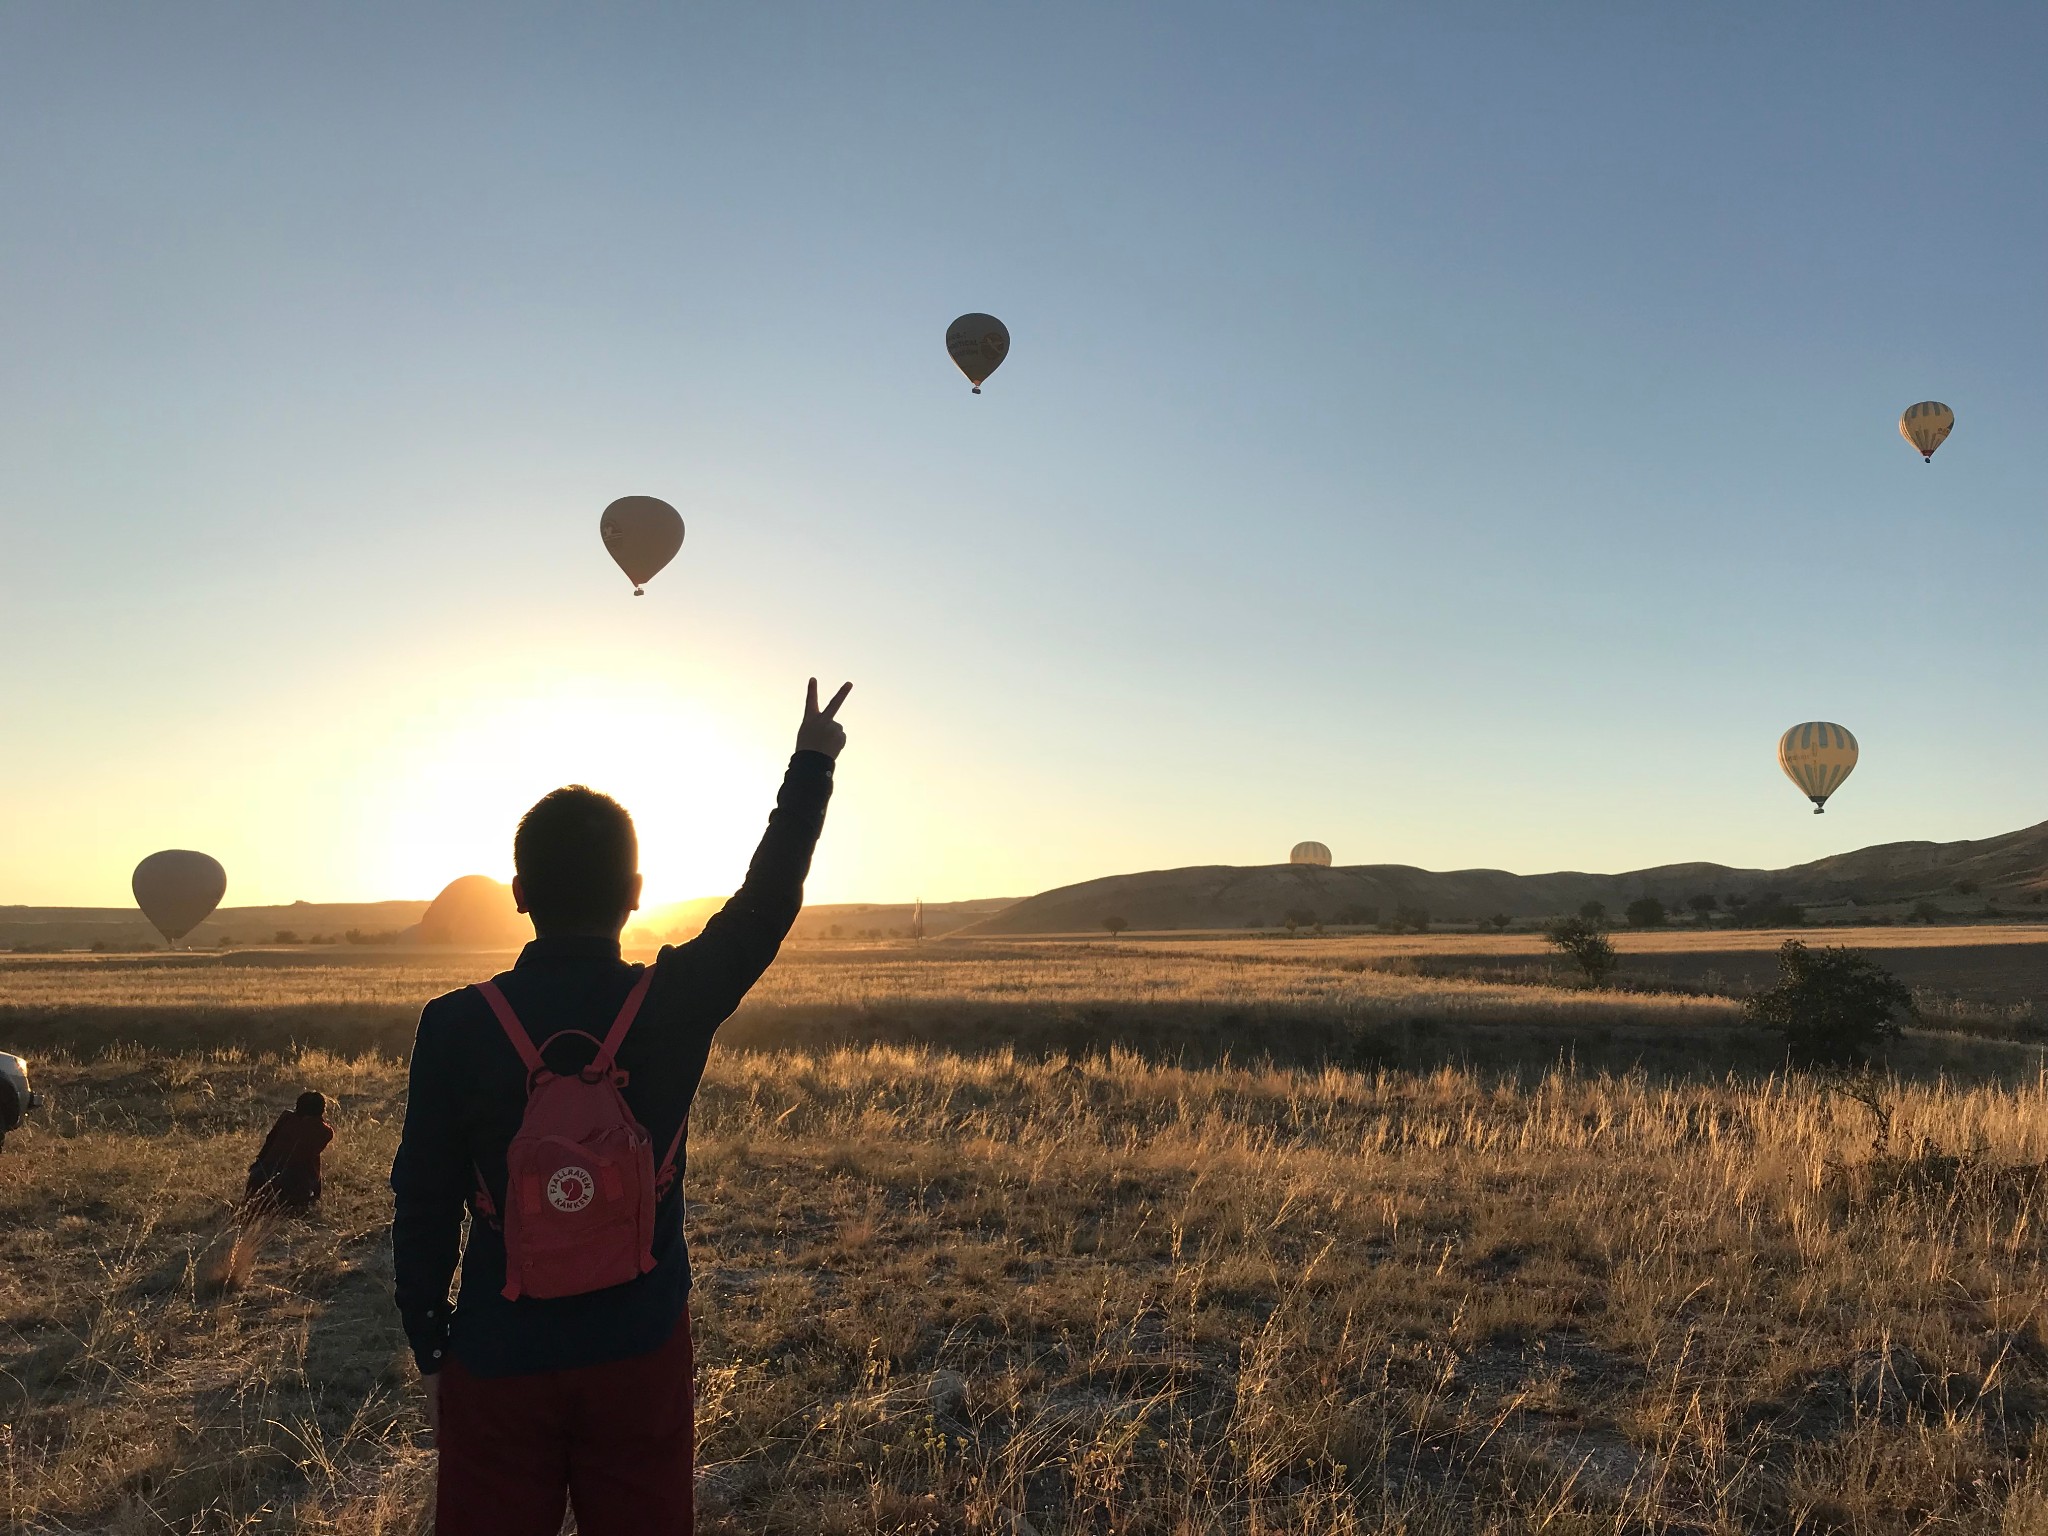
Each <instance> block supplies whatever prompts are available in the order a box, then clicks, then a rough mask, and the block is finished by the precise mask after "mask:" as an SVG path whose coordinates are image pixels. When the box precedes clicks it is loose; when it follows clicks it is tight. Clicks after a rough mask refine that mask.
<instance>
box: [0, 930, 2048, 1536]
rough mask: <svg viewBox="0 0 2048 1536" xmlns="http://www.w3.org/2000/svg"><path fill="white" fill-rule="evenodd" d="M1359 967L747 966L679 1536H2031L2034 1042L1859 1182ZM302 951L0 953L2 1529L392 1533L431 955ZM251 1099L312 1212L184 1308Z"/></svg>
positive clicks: (1656, 1032)
mask: <svg viewBox="0 0 2048 1536" xmlns="http://www.w3.org/2000/svg"><path fill="white" fill-rule="evenodd" d="M1830 937H1832V936H1830ZM1375 942H1377V941H1372V940H1366V941H1358V942H1357V943H1355V944H1354V943H1352V942H1351V941H1329V942H1328V943H1327V944H1322V943H1320V941H1318V942H1308V941H1301V942H1289V941H1281V940H1270V941H1257V942H1239V943H1225V942H1222V941H1218V942H1216V943H1201V944H1189V943H1176V944H1174V945H1171V946H1163V945H1162V946H1152V945H1147V944H1143V943H1137V944H1134V943H1124V944H1120V945H1114V946H1112V945H1106V944H1102V945H1094V946H1076V945H1036V946H1033V945H1022V944H1012V945H1006V946H1001V947H996V946H967V945H961V946H951V947H949V946H943V945H942V946H930V947H927V949H926V950H924V951H922V952H919V951H914V950H910V949H908V948H904V949H886V948H858V947H833V948H827V947H821V948H816V949H799V950H794V951H792V952H791V953H790V954H789V955H788V956H787V957H786V958H785V960H784V961H783V962H781V963H778V965H777V967H776V969H775V970H774V971H773V972H772V973H771V974H770V976H769V978H768V979H767V981H766V982H765V983H764V984H763V987H762V989H761V991H760V992H759V993H758V994H757V996H756V998H755V999H754V1000H752V1001H751V1002H750V1003H749V1006H748V1009H747V1011H746V1013H745V1014H744V1015H743V1016H742V1017H741V1018H740V1019H738V1020H736V1021H735V1024H734V1026H733V1029H732V1034H731V1036H730V1039H729V1040H728V1042H727V1043H726V1044H725V1045H722V1046H721V1048H720V1049H719V1050H718V1051H716V1052H714V1054H713V1058H712V1065H711V1069H710V1073H709V1076H708V1077H707V1079H706V1083H705V1087H704V1093H703V1097H702V1098H701V1099H700V1101H699V1108H698V1110H697V1113H696V1116H695V1118H694V1121H693V1132H692V1143H691V1158H690V1167H689V1175H688V1190H689V1197H690V1200H691V1202H692V1213H691V1231H692V1241H693V1245H694V1252H695V1255H696V1261H697V1265H698V1274H699V1287H698V1292H697V1297H696V1304H695V1312H696V1326H697V1333H698V1343H699V1358H700V1372H701V1374H700V1381H699V1389H700V1394H701V1402H700V1423H701V1430H702V1436H703V1445H702V1458H703V1469H704V1472H703V1483H702V1508H703V1515H704V1520H703V1526H704V1529H706V1530H707V1531H709V1532H714V1533H732V1536H737V1533H741V1532H747V1533H789V1536H796V1533H814V1532H846V1533H852V1532H904V1533H910V1532H933V1533H936V1532H950V1531H992V1532H1003V1533H1008V1536H1015V1533H1017V1532H1021V1531H1024V1530H1026V1529H1027V1528H1028V1529H1033V1530H1036V1531H1038V1532H1040V1533H1043V1536H1053V1533H1056V1532H1057V1533H1078V1532H1090V1533H1095V1532H1101V1533H1109V1532H1119V1533H1124V1532H1128V1533H1151V1532H1157V1533H1161V1536H1196V1533H1204V1536H1207V1533H1224V1532H1232V1533H1237V1532H1244V1533H1253V1532H1269V1533H1282V1532H1304V1533H1324V1532H1329V1533H1336V1532H1367V1531H1390V1532H1392V1531H1400V1532H1408V1533H1413V1536H1433V1533H1450V1532H1465V1531H1500V1532H1511V1531H1512V1532H1524V1531H1526V1532H1536V1531H1547V1532H1559V1533H1579V1532H1595V1531H1598V1532H1623V1531H1628V1532H1639V1531H1644V1532H1646V1531H1772V1532H1777V1531H1816V1532H1819V1531H1858V1532H1862V1531H1869V1532H1901V1533H1903V1532H1919V1531H1937V1530H1938V1531H1969V1532H1985V1533H1992V1532H1998V1533H2011V1536H2020V1533H2043V1536H2048V1464H2043V1463H2040V1462H2037V1461H2036V1460H2035V1454H2034V1453H2035V1451H2036V1448H2037V1444H2039V1445H2041V1446H2042V1447H2044V1448H2048V1439H2044V1438H2043V1437H2048V1319H2044V1318H2043V1316H2042V1307H2041V1303H2042V1299H2043V1294H2044V1293H2043V1289H2042V1287H2043V1278H2044V1276H2043V1260H2044V1257H2048V1238H2044V1231H2048V1229H2044V1225H2043V1223H2044V1221H2048V1191H2044V1185H2043V1169H2044V1165H2048V1081H2044V1079H2043V1076H2042V1068H2041V1062H2040V1060H2039V1048H2038V1047H2036V1046H2034V1045H2032V1044H2030V1043H2027V1042H2026V1041H2025V1040H2024V1039H2020V1040H2014V1041H2004V1040H1989V1039H1973V1038H1968V1037H1967V1036H1963V1035H1957V1034H1954V1033H1948V1034H1941V1035H1921V1036H1916V1038H1915V1039H1914V1040H1912V1041H1911V1042H1909V1047H1910V1049H1909V1050H1908V1051H1907V1052H1906V1053H1905V1055H1904V1057H1903V1058H1902V1061H1903V1064H1904V1066H1905V1069H1906V1076H1905V1077H1903V1078H1902V1079H1900V1080H1898V1081H1895V1082H1894V1083H1892V1084H1891V1085H1890V1086H1889V1087H1888V1088H1887V1089H1886V1090H1885V1097H1884V1099H1883V1100H1882V1102H1883V1103H1884V1105H1885V1106H1886V1107H1887V1108H1888V1109H1889V1111H1890V1113H1891V1117H1892V1123H1891V1126H1890V1133H1889V1138H1888V1140H1887V1141H1886V1143H1885V1144H1884V1146H1883V1147H1882V1148H1879V1147H1878V1146H1876V1145H1874V1141H1875V1135H1874V1133H1875V1130H1876V1120H1875V1117H1874V1116H1873V1114H1872V1112H1871V1111H1870V1109H1868V1108H1867V1107H1866V1106H1865V1105H1863V1104H1861V1103H1858V1102H1855V1101H1853V1100H1851V1099H1848V1098H1844V1097H1842V1096H1841V1095H1839V1094H1836V1093H1832V1092H1830V1091H1828V1090H1827V1089H1826V1088H1825V1087H1823V1086H1821V1085H1819V1084H1816V1083H1814V1082H1813V1081H1811V1080H1808V1079H1804V1078H1790V1079H1788V1078H1785V1077H1783V1076H1781V1075H1773V1074H1772V1073H1770V1071H1769V1070H1768V1062H1767V1061H1766V1062H1764V1063H1763V1065H1762V1066H1757V1065H1754V1063H1755V1062H1756V1061H1758V1060H1759V1059H1760V1057H1759V1053H1760V1052H1761V1050H1762V1046H1761V1043H1760V1042H1757V1041H1755V1040H1745V1039H1744V1038H1743V1036H1744V1032H1743V1030H1742V1029H1741V1026H1740V1023H1739V1018H1738V1010H1737V1006H1736V1004H1735V1002H1734V1001H1733V1000H1731V999H1730V998H1728V997H1725V996H1718V995H1713V994H1712V993H1711V992H1704V991H1688V992H1657V991H1625V990H1624V991H1613V992H1607V993H1597V994H1595V993H1586V992H1583V991H1579V990H1576V989H1574V988H1571V987H1568V986H1565V985H1561V984H1559V980H1558V978H1556V977H1554V976H1553V975H1551V973H1550V971H1549V969H1548V964H1547V962H1545V961H1543V960H1542V959H1541V957H1539V956H1537V955H1535V954H1533V953H1529V954H1527V955H1524V956H1521V957H1519V958H1518V957H1515V956H1512V955H1509V956H1506V957H1503V956H1502V955H1501V954H1500V953H1499V951H1488V952H1474V953H1472V954H1466V955H1463V956H1460V955H1458V954H1457V953H1455V946H1448V947H1446V948H1445V949H1444V950H1441V951H1436V952H1432V951H1430V950H1429V949H1428V948H1427V947H1426V946H1425V947H1423V948H1417V949H1411V950H1404V951H1401V952H1379V951H1373V950H1371V949H1370V946H1371V945H1372V944H1374V943H1375ZM1475 955H1476V958H1475ZM346 958H348V959H349V960H350V961H352V962H353V963H346V964H343V963H338V962H337V963H330V962H334V961H335V957H333V956H327V955H323V956H319V957H311V956H249V957H234V958H233V959H231V960H230V961H221V960H219V959H217V958H215V957H205V958H204V959H195V960H190V961H188V960H183V959H180V958H177V957H161V956H160V957H155V958H154V959H151V960H147V961H132V962H129V961H120V960H100V961H96V962H86V961H79V960H73V959H68V958H62V957H46V958H39V959H37V960H34V961H27V960H22V961H17V962H12V963H9V962H4V961H0V1046H4V1045H10V1044H13V1045H15V1046H16V1048H21V1049H32V1050H34V1051H35V1052H36V1053H37V1056H38V1059H39V1065H40V1068H41V1082H40V1085H39V1086H41V1087H42V1088H43V1089H44V1091H45V1093H46V1094H47V1096H48V1098H49V1099H50V1101H51V1102H50V1107H49V1108H48V1110H47V1111H45V1112H41V1113H39V1115H38V1116H37V1117H36V1119H35V1120H34V1121H33V1122H32V1124H31V1126H30V1127H29V1129H27V1130H26V1131H25V1132H24V1133H23V1134H21V1135H20V1136H19V1137H16V1138H10V1141H9V1144H8V1147H7V1150H6V1152H5V1154H4V1155H0V1423H4V1428H0V1528H4V1529H5V1530H6V1531H8V1532H9V1533H10V1536H11V1533H14V1532H21V1533H23V1536H31V1533H33V1536H44V1533H56V1532H65V1533H73V1532H79V1533H83V1532H114V1533H129V1532H133V1533H143V1532H163V1531H176V1532H193V1533H198V1532H258V1531H262V1532H272V1531H276V1532H286V1531H290V1532H332V1533H350V1536H367V1533H370V1532H412V1531H418V1530H421V1529H422V1528H423V1526H422V1522H421V1513H420V1512H421V1509H422V1507H423V1501H424V1499H425V1497H426V1493H427V1488H428V1483H429V1479H430V1471H431V1457H430V1454H429V1452H428V1451H427V1449H426V1446H425V1438H424V1426H423V1425H422V1423H421V1420H420V1418H419V1414H418V1409H417V1400H416V1395H415V1392H414V1390H413V1387H412V1383H411V1371H410V1366H409V1364H408V1363H407V1361H406V1359H405V1355H404V1351H403V1348H402V1344H401V1340H400V1336H399V1333H398V1329H397V1325H396V1319H395V1317H394V1316H393V1315H392V1313H391V1312H390V1309H389V1303H388V1290H389V1262H388V1257H387V1253H386V1248H385V1241H386V1239H385V1231H384V1222H385V1217H386V1213H387V1199H386V1195H385V1192H384V1186H383V1179H384V1174H385V1171H386V1169H387V1168H388V1165H389V1160H390V1155H391V1151H392V1146H393V1143H394V1140H395V1137H396V1132H397V1125H398V1117H399V1114H400V1111H401V1108H402V1098H403V1089H404V1072H403V1064H402V1054H403V1048H404V1041H405V1035H406V1031H407V1029H408V1028H409V1023H410V1017H411V1015H412V1013H413V1012H414V1011H415V1010H416V1009H417V1006H418V1003H419V1001H420V1000H421V999H422V998H423V997H424V996H426V995H429V994H431V993H432V992H434V991H436V990H439V989H441V988H443V987H445V986H447V985H452V984H455V983H456V982H459V981H461V980H466V979H469V978H470V977H471V976H472V975H473V974H475V972H476V971H477V969H479V968H487V963H485V962H479V961H475V960H472V959H465V958H462V957H454V958H451V959H447V960H442V961H434V962H427V963H421V962H419V961H417V960H415V961H412V962H410V963H408V962H406V961H403V960H401V959H400V958H398V957H396V956H389V955H387V956H371V955H364V956H358V957H346ZM315 959H317V960H318V962H319V963H308V962H309V961H312V960H315ZM1966 982H1967V978H1966V977H1965V978H1961V979H1960V980H1959V982H1958V984H1957V985H1955V986H1953V987H1950V988H1948V989H1947V990H1946V992H1945V993H1944V994H1943V995H1944V996H1948V997H1952V998H1954V997H1963V996H1964V995H1965V994H1967V992H1968V987H1967V985H1966V984H1965V983H1966ZM2021 1001H2022V1002H2024V1001H2026V1000H2021ZM1973 1006H1975V1005H1973ZM1986 1006H1989V1005H1986ZM2017 1006H2019V1003H2017V1002H2014V1001H2012V1000H2006V1001H2004V1002H2001V1003H1999V1004H1998V1005H1997V1008H2002V1009H2004V1010H2005V1012H2004V1013H1999V1012H1997V1011H1996V1010H1995V1009H1994V1010H1993V1011H1991V1012H1985V1013H1983V1014H1982V1016H1981V1017H1980V1016H1977V1015H1972V1016H1971V1017H1970V1018H1969V1019H1968V1020H1964V1019H1963V1018H1962V1015H1961V1014H1960V1013H1958V1014H1957V1015H1956V1017H1955V1018H1954V1019H1950V1020H1948V1021H1947V1022H1948V1023H1950V1024H1957V1023H1966V1024H1967V1025H1968V1027H1969V1028H1970V1029H1971V1030H1972V1031H1973V1032H1974V1033H1975V1034H1977V1035H1990V1034H1997V1033H2000V1032H2001V1031H2000V1030H1999V1029H1998V1028H1997V1027H1996V1026H1997V1025H1998V1022H1999V1020H2000V1019H2005V1020H2007V1021H2009V1022H2014V1023H2015V1024H2016V1026H2018V1027H2015V1028H2014V1029H2013V1030H2012V1031H2010V1033H2013V1034H2016V1035H2019V1036H2025V1035H2027V1034H2028V1032H2029V1031H2028V1028H2027V1027H2026V1026H2028V1025H2029V1022H2030V1019H2031V1015H2028V1016H2027V1017H2026V1018H2021V1017H2020V1016H2019V1015H2018V1014H2016V1013H2014V1012H2013V1011H2012V1010H2013V1009H2014V1008H2015V1007H2017ZM2027 1006H2029V1007H2031V1003H2030V1002H2027ZM1937 1022H1940V1021H1937ZM1118 1042H1121V1043H1118ZM1559 1062H1562V1063H1563V1064H1564V1065H1563V1067H1562V1068H1560V1067H1558V1066H1556V1065H1555V1064H1556V1063H1559ZM1730 1063H1733V1064H1734V1070H1732V1071H1731V1070H1730V1066H1729V1064H1730ZM1744 1063H1751V1064H1750V1065H1745V1064H1744ZM304 1086H314V1087H319V1088H321V1089H323V1090H324V1091H326V1092H327V1093H329V1094H330V1096H332V1097H333V1098H335V1099H336V1100H337V1107H336V1109H335V1111H334V1115H333V1118H334V1120H335V1123H336V1126H337V1129H338V1133H339V1134H338V1140H337V1144H336V1148H335V1150H334V1152H333V1153H332V1154H330V1160H329V1177H328V1197H327V1202H326V1207H325V1209H324V1210H323V1211H322V1212H321V1213H320V1214H319V1215H318V1216H317V1217H316V1218H314V1219H313V1220H310V1221H307V1222H304V1223H297V1224H290V1225H287V1226H285V1227H283V1228H281V1229H279V1230H277V1231H276V1232H274V1233H271V1234H269V1235H268V1236H267V1237H266V1238H265V1239H264V1240H263V1241H262V1242H261V1244H260V1245H259V1246H258V1247H257V1249H256V1251H255V1252H254V1253H253V1255H249V1254H245V1255H242V1257H244V1258H246V1259H248V1260H249V1263H248V1268H247V1273H246V1279H245V1282H244V1283H242V1284H239V1285H235V1286H232V1287H229V1288H226V1289H223V1288H221V1287H219V1286H217V1285H214V1284H211V1283H209V1282H208V1278H207V1277H208V1275H209V1273H210V1272H212V1271H213V1270H214V1268H215V1267H216V1261H217V1260H218V1259H219V1258H220V1257H221V1256H222V1239H223V1234H224V1233H225V1232H226V1230H227V1227H226V1214H227V1200H228V1197H229V1196H230V1195H232V1194H233V1193H235V1192H236V1191H237V1190H238V1189H239V1182H240V1176H241V1172H242V1168H243V1166H244V1165H245V1163H246V1161H247V1159H248V1157H249V1156H250V1155H251V1153H252V1151H253V1148H254V1145H255V1142H256V1140H257V1139H258V1137H259V1136H260V1133H261V1130H262V1128H263V1127H264V1126H265V1125H267V1123H268V1121H269V1119H270V1118H271V1117H272V1116H273V1115H274V1114H275V1113H276V1111H277V1110H278V1109H279V1108H280V1107H282V1106H284V1105H286V1104H288V1103H289V1101H290V1099H291V1097H292V1096H293V1095H294V1094H296V1093H297V1092H298V1090H299V1089H300V1088H301V1087H304Z"/></svg>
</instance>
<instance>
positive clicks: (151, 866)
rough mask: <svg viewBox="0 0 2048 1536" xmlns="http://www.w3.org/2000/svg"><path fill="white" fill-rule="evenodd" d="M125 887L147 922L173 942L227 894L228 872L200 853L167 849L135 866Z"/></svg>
mask: <svg viewBox="0 0 2048 1536" xmlns="http://www.w3.org/2000/svg"><path fill="white" fill-rule="evenodd" d="M128 888H129V889H130V890H131V891H133V892H134V893H135V905H137V906H138V907H140V908H142V915H143V916H144V917H146V918H148V919H149V921H150V925H151V926H152V927H154V928H155V929H156V931H157V932H158V933H160V934H162V935H163V936H164V938H165V940H166V941H167V942H169V943H172V944H175V943H177V942H178V940H180V939H182V938H183V937H185V935H186V934H188V933H190V932H191V931H192V930H193V929H194V928H197V927H198V926H199V925H200V924H201V923H203V922H205V921H206V919H207V918H209V917H211V916H212V915H213V909H214V908H215V907H217V906H219V905H220V899H221V897H223V896H225V895H226V894H227V891H228V872H227V871H226V870H224V869H222V868H221V867H220V861H219V860H217V859H212V858H209V857H207V855H205V854H203V853H193V852H192V851H191V850H189V849H185V848H166V849H165V850H164V851H163V852H162V853H152V854H151V855H150V856H149V857H148V858H146V859H144V860H143V861H142V862H141V863H140V864H138V865H136V866H135V873H134V875H133V876H132V877H130V879H129V882H128Z"/></svg>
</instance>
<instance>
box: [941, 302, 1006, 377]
mask: <svg viewBox="0 0 2048 1536" xmlns="http://www.w3.org/2000/svg"><path fill="white" fill-rule="evenodd" d="M946 350H947V351H948V352H949V353H951V354H952V357H953V361H954V362H955V363H957V364H958V365H959V367H960V371H961V372H962V373H964V374H966V375H967V382H968V383H970V384H972V385H973V386H974V392H975V393H976V394H977V395H978V394H980V393H981V381H982V380H983V379H985V378H987V377H988V376H989V375H990V374H992V373H994V372H995V371H996V370H997V369H998V368H1000V367H1002V366H1003V359H1004V358H1006V357H1008V356H1009V355H1010V331H1009V328H1008V327H1007V326H1005V325H1004V324H1003V322H1002V321H1000V320H998V319H997V318H996V317H995V316H994V315H982V314H973V315H962V316H961V317H960V318H959V319H958V320H955V321H954V322H953V323H952V324H951V325H949V326H947V327H946Z"/></svg>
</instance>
